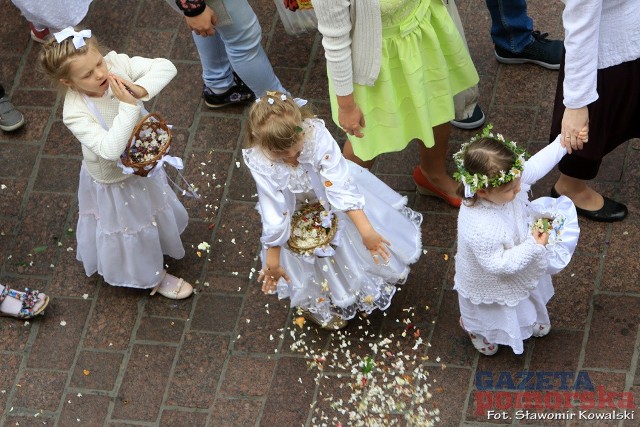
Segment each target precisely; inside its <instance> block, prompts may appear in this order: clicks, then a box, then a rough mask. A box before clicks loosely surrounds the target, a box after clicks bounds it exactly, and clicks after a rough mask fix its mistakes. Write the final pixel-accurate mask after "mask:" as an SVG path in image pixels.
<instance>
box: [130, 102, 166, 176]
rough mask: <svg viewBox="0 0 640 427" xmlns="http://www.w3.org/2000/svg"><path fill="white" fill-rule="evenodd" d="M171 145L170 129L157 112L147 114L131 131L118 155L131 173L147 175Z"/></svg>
mask: <svg viewBox="0 0 640 427" xmlns="http://www.w3.org/2000/svg"><path fill="white" fill-rule="evenodd" d="M170 146H171V129H170V128H169V126H168V125H167V122H165V120H164V119H163V118H162V116H160V115H159V114H157V113H150V114H147V115H146V116H144V117H143V118H142V120H140V122H139V123H138V124H137V125H136V127H135V128H134V129H133V132H132V133H131V137H130V138H129V143H128V144H127V148H126V149H125V150H124V152H123V153H122V155H121V156H120V160H121V161H122V164H123V165H124V166H126V167H130V168H132V169H133V173H135V174H136V175H140V176H147V175H148V174H149V172H151V170H152V169H153V168H154V166H155V165H156V163H158V161H159V160H160V159H161V158H162V156H164V155H165V154H166V153H167V151H168V150H169V147H170Z"/></svg>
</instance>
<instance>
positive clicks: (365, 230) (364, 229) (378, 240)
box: [346, 209, 391, 264]
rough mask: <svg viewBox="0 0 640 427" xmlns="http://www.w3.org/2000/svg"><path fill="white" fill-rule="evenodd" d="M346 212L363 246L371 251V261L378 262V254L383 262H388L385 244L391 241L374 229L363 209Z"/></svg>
mask: <svg viewBox="0 0 640 427" xmlns="http://www.w3.org/2000/svg"><path fill="white" fill-rule="evenodd" d="M346 214H347V215H348V216H349V219H350V220H351V221H353V223H354V224H355V226H356V228H357V229H358V232H359V233H360V236H362V243H364V246H365V247H366V248H367V249H368V250H369V252H371V256H372V257H373V261H374V262H375V263H376V264H380V260H379V259H378V256H380V257H381V258H382V259H383V260H384V262H385V263H386V262H388V261H389V257H390V256H391V252H389V248H388V247H387V246H391V243H389V241H388V240H387V239H385V238H384V237H382V236H381V235H380V233H378V232H377V231H376V230H374V228H373V226H372V225H371V222H369V218H367V215H366V214H365V213H364V211H363V210H362V209H356V210H352V211H347V212H346Z"/></svg>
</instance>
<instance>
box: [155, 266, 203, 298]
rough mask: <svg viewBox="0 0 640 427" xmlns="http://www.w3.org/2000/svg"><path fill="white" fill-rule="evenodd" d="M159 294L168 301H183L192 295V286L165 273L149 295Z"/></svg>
mask: <svg viewBox="0 0 640 427" xmlns="http://www.w3.org/2000/svg"><path fill="white" fill-rule="evenodd" d="M156 292H157V293H159V294H160V295H162V296H163V297H167V298H169V299H185V298H188V297H190V296H191V294H192V293H193V286H191V284H189V283H187V282H185V281H184V279H181V278H179V277H176V276H173V275H171V274H169V273H167V272H166V271H165V272H164V278H163V279H162V281H161V282H160V283H159V284H158V285H157V286H156V287H155V288H153V289H152V290H151V295H155V293H156Z"/></svg>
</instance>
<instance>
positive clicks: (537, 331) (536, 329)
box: [531, 322, 551, 338]
mask: <svg viewBox="0 0 640 427" xmlns="http://www.w3.org/2000/svg"><path fill="white" fill-rule="evenodd" d="M549 331H551V324H550V323H537V322H536V323H534V324H533V331H532V332H531V335H533V336H534V337H536V338H541V337H544V336H545V335H547V334H548V333H549Z"/></svg>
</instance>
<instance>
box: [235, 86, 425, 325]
mask: <svg viewBox="0 0 640 427" xmlns="http://www.w3.org/2000/svg"><path fill="white" fill-rule="evenodd" d="M304 103H305V101H302V100H298V99H296V100H294V99H292V98H291V97H289V96H287V95H284V94H282V93H280V92H269V93H268V94H267V95H265V96H263V97H261V98H259V99H258V100H257V101H256V103H255V104H254V105H253V106H252V107H251V110H250V112H249V120H248V126H247V144H248V147H249V148H247V149H244V150H243V157H244V162H245V164H246V165H247V166H248V167H249V169H250V171H251V174H252V176H253V178H254V180H255V182H256V185H257V189H258V205H257V209H258V211H259V212H260V215H261V218H262V227H263V228H262V237H261V243H262V270H261V272H260V276H259V277H258V281H259V282H261V283H262V290H263V291H264V292H265V293H275V292H277V293H278V297H279V298H280V299H283V298H290V299H291V305H292V306H295V307H298V308H299V309H301V310H302V312H303V314H304V316H305V317H306V318H307V319H309V320H311V321H313V322H315V323H317V324H319V325H321V326H323V327H325V328H327V329H339V328H341V327H344V326H346V321H347V320H348V319H351V318H353V317H354V316H355V315H356V314H357V312H359V311H363V312H366V313H370V312H371V311H372V310H374V309H376V308H378V309H380V310H385V309H386V308H387V307H389V304H390V303H391V298H392V297H393V295H394V293H395V291H396V285H397V284H401V283H403V282H404V281H405V279H406V278H407V274H408V273H409V264H411V263H413V262H415V261H416V260H417V259H418V257H419V255H420V252H421V250H422V248H421V234H420V224H421V222H422V215H420V214H419V213H416V212H414V211H413V210H411V209H409V208H408V207H406V202H407V200H406V198H405V197H403V196H401V195H400V194H398V193H396V192H395V191H393V190H392V189H391V188H389V187H388V186H387V185H386V184H384V183H383V182H382V181H380V180H379V179H378V178H376V177H375V176H374V175H372V174H371V173H370V172H368V171H367V170H366V169H363V168H361V167H359V166H357V165H356V164H355V163H352V162H350V161H347V160H346V159H345V158H344V157H343V156H342V153H341V152H340V148H339V147H338V144H337V143H336V141H335V140H334V139H333V137H332V136H331V134H330V133H329V131H328V130H327V128H326V127H325V125H324V122H323V121H322V120H320V119H318V118H315V117H314V115H313V114H312V113H311V112H310V110H309V109H308V108H307V107H305V106H304ZM298 104H300V105H298ZM313 202H320V203H321V205H322V206H323V207H324V211H325V213H323V221H322V226H323V227H325V226H326V227H329V228H330V224H332V221H333V216H334V215H335V217H336V218H337V233H336V234H335V236H334V237H333V240H332V241H331V244H328V245H324V246H323V247H317V248H315V250H314V251H309V252H307V253H304V254H300V252H299V251H293V250H292V249H291V248H290V247H289V245H288V243H287V242H288V241H289V239H290V236H291V228H292V225H291V224H292V218H293V217H294V212H296V210H298V211H299V210H300V208H301V207H304V206H307V205H308V204H309V203H313ZM327 213H328V215H327ZM317 226H320V224H319V223H318V224H317ZM303 237H304V236H303Z"/></svg>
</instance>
